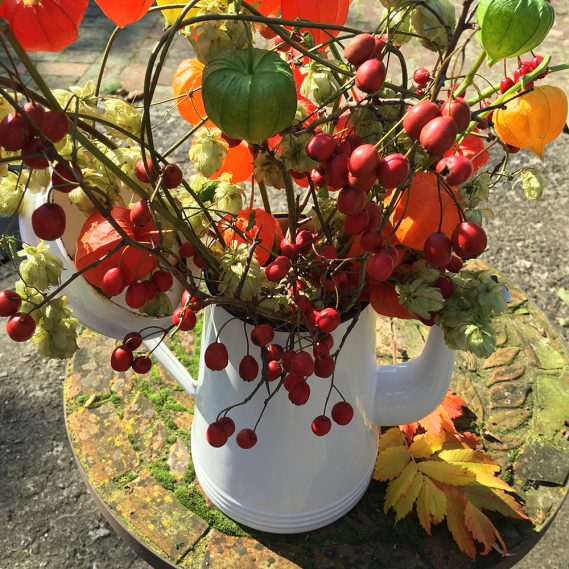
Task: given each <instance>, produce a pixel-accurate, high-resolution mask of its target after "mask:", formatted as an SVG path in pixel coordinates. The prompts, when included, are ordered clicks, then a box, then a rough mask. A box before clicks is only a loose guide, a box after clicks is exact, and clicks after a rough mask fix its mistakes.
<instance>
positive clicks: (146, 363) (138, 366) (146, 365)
mask: <svg viewBox="0 0 569 569" xmlns="http://www.w3.org/2000/svg"><path fill="white" fill-rule="evenodd" d="M132 369H133V370H134V371H135V372H136V373H138V374H140V375H144V374H146V373H148V372H149V371H150V370H151V369H152V360H151V359H150V358H149V357H148V356H138V357H137V358H135V360H134V361H133V362H132Z"/></svg>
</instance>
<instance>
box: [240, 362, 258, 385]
mask: <svg viewBox="0 0 569 569" xmlns="http://www.w3.org/2000/svg"><path fill="white" fill-rule="evenodd" d="M258 375H259V364H258V363H257V360H256V359H255V358H254V357H253V356H244V357H243V359H242V360H241V362H239V377H240V378H241V379H242V380H243V381H253V380H254V379H256V378H257V376H258Z"/></svg>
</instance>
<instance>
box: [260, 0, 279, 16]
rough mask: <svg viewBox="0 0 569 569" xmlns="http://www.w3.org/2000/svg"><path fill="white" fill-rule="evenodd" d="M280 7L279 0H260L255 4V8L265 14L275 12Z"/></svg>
mask: <svg viewBox="0 0 569 569" xmlns="http://www.w3.org/2000/svg"><path fill="white" fill-rule="evenodd" d="M280 7H281V0H261V1H260V2H259V4H258V5H257V6H256V8H257V10H259V12H261V14H263V15H265V16H271V15H273V14H276V13H277V12H278V11H279V10H280Z"/></svg>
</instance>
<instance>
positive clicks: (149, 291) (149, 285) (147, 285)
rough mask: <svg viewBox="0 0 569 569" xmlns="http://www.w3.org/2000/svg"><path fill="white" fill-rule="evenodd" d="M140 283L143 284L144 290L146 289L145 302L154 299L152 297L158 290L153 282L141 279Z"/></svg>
mask: <svg viewBox="0 0 569 569" xmlns="http://www.w3.org/2000/svg"><path fill="white" fill-rule="evenodd" d="M142 285H143V286H144V290H145V291H146V302H150V301H151V300H154V297H155V296H156V293H157V292H158V290H157V289H156V286H155V285H154V283H153V282H152V281H142Z"/></svg>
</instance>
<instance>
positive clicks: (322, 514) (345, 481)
mask: <svg viewBox="0 0 569 569" xmlns="http://www.w3.org/2000/svg"><path fill="white" fill-rule="evenodd" d="M44 200H45V196H43V195H31V196H28V197H27V199H26V203H25V207H24V211H23V212H22V215H21V217H20V231H21V235H22V239H23V241H24V242H26V243H30V244H36V243H37V238H36V237H35V235H34V233H33V230H32V228H31V222H30V218H31V213H32V212H33V210H34V209H35V208H36V207H38V206H39V205H41V203H43V202H44ZM65 201H66V200H62V201H61V202H60V203H61V205H62V206H64V207H65ZM68 211H69V214H70V215H68V225H70V226H69V227H68V229H67V231H66V233H65V236H64V238H63V240H57V241H54V242H51V243H49V246H50V248H51V250H52V252H53V253H55V254H56V255H58V256H59V257H60V258H61V259H62V260H63V262H64V265H65V268H66V269H67V270H69V271H70V273H68V275H70V274H71V272H72V271H74V267H73V263H72V255H73V251H74V244H75V240H76V238H77V235H78V233H79V230H80V227H81V222H82V221H83V220H82V219H80V218H78V216H77V214H76V213H75V214H74V213H73V210H70V209H69V208H68ZM70 221H71V224H70ZM64 278H65V276H64ZM65 294H66V296H67V297H68V299H69V304H70V306H71V307H72V308H73V309H74V314H75V316H76V317H77V318H78V319H79V320H81V321H82V322H83V323H84V324H85V325H86V326H88V327H89V328H91V329H92V330H95V331H97V332H99V333H101V334H103V335H106V336H109V337H113V338H119V339H120V338H122V337H123V336H124V335H125V334H126V333H128V332H132V331H139V330H141V329H143V328H144V329H145V328H148V327H149V326H158V327H167V326H168V325H169V324H170V320H169V319H168V318H166V319H153V318H148V317H144V316H142V315H140V314H135V313H134V312H132V311H130V310H129V309H128V308H127V307H126V306H125V305H124V304H122V305H121V304H119V303H117V302H115V301H111V300H109V299H108V298H106V297H105V296H103V295H102V294H100V293H99V292H98V291H97V290H96V289H94V288H93V287H91V286H90V285H89V284H88V283H87V282H86V281H85V280H84V279H81V278H78V279H75V280H74V281H73V282H72V283H71V285H70V286H69V287H68V288H66V290H65ZM179 298H180V291H179V290H178V291H174V292H173V299H175V302H177V300H178V299H179ZM231 318H232V317H231V316H230V314H229V313H228V312H226V311H225V310H224V309H223V308H219V307H210V308H208V309H206V311H205V322H204V327H203V338H202V347H203V348H205V347H207V346H208V345H209V344H210V343H212V342H214V341H216V336H217V333H218V331H219V330H220V329H221V328H222V326H224V325H225V324H226V322H227V320H229V319H231ZM349 325H350V322H349V321H347V322H345V323H343V324H342V325H340V327H339V328H338V329H337V330H336V331H335V332H334V333H333V336H334V341H335V345H336V346H338V345H339V343H340V341H341V338H342V337H343V335H344V333H345V331H346V329H347V328H348V326H349ZM245 328H246V330H247V333H248V334H250V331H251V327H250V326H249V325H247V326H246V327H245ZM244 334H245V331H244V326H243V322H241V321H239V320H236V319H233V320H232V321H231V322H229V323H228V324H227V325H226V326H225V327H224V328H223V330H222V332H221V336H220V340H221V341H222V342H224V344H225V345H226V346H227V348H228V351H229V365H228V367H227V368H226V369H225V370H223V371H211V370H209V369H207V368H206V366H205V365H204V362H203V352H202V354H201V356H200V374H199V378H198V381H195V380H194V379H193V378H192V377H191V376H190V374H189V373H188V371H187V370H186V369H185V368H184V367H183V366H182V364H181V363H180V362H179V361H178V360H177V359H176V358H175V356H174V355H173V354H172V352H170V350H169V349H168V348H167V347H166V346H165V345H163V344H159V340H158V339H147V340H146V341H145V345H146V347H147V348H148V349H149V350H152V349H153V348H155V351H154V355H155V356H156V358H157V360H158V361H159V362H160V364H161V365H162V366H163V367H164V368H165V369H166V370H167V371H168V372H169V373H170V374H171V375H172V376H173V377H174V378H175V379H176V380H177V381H178V382H179V383H180V385H182V387H184V389H186V390H187V391H188V393H190V394H191V395H196V407H195V413H194V422H193V426H192V434H191V435H192V458H193V461H194V465H195V469H196V474H197V477H198V480H199V482H200V485H201V486H202V488H203V490H204V492H205V493H206V494H207V495H208V497H209V498H210V499H211V501H212V502H213V503H214V504H215V505H216V506H217V507H219V508H220V509H221V510H222V511H223V512H225V513H226V514H227V515H228V516H229V517H231V518H233V519H234V520H236V521H238V522H241V523H243V524H245V525H247V526H249V527H251V528H255V529H259V530H263V531H268V532H273V533H297V532H303V531H309V530H314V529H317V528H320V527H323V526H325V525H327V524H329V523H331V522H333V521H335V520H337V519H338V518H340V517H342V516H343V515H344V514H345V513H347V512H348V511H349V510H350V509H351V508H352V507H353V506H354V505H355V504H356V503H357V502H358V501H359V500H360V498H361V497H362V495H363V494H364V492H365V491H366V488H367V487H368V485H369V483H370V480H371V475H372V472H373V468H374V464H375V460H376V455H377V447H378V430H377V427H378V425H399V424H405V423H410V422H413V421H416V420H418V419H421V418H423V417H425V416H426V415H428V414H429V413H430V412H431V411H433V410H434V409H435V408H436V407H437V406H438V405H439V404H440V403H441V401H442V400H443V398H444V396H445V394H446V392H447V390H448V387H449V384H450V380H451V375H452V369H453V365H454V359H455V354H454V352H453V351H451V350H449V349H448V348H447V347H446V345H445V343H444V340H443V335H442V331H441V330H440V329H439V328H437V327H433V328H431V330H430V333H429V337H428V340H427V343H426V346H425V348H424V351H423V353H422V355H421V356H420V357H418V358H416V359H414V360H411V361H409V362H406V363H404V364H399V365H391V366H383V367H381V368H378V367H377V365H376V363H375V361H376V335H375V313H374V312H373V310H372V309H371V308H369V307H368V308H367V309H365V310H364V311H363V312H362V313H361V314H360V317H359V319H358V322H357V324H356V326H355V327H354V329H353V330H352V332H351V334H350V335H349V337H348V339H347V341H346V342H345V344H344V347H343V349H342V351H341V353H340V355H339V357H338V360H337V365H336V372H335V380H334V381H335V385H336V386H337V387H338V389H339V390H340V391H341V392H342V394H343V396H344V397H345V398H346V400H347V401H348V402H349V403H351V404H352V406H353V408H354V418H353V419H352V421H351V423H350V424H349V425H347V426H339V425H337V424H335V423H333V426H332V429H331V431H330V432H329V433H328V434H327V435H326V436H324V437H318V436H316V435H314V434H313V433H312V431H311V427H310V426H311V423H312V420H313V419H314V418H316V417H317V416H319V415H322V413H323V411H324V402H325V400H326V396H327V394H328V391H329V388H330V381H331V380H330V379H322V378H319V377H316V376H313V377H311V378H309V379H308V383H309V385H310V388H311V396H310V399H309V401H308V403H307V404H305V405H303V406H300V407H297V406H295V405H293V404H291V403H290V401H289V400H288V394H287V392H286V390H285V389H284V388H281V389H280V391H279V392H278V393H277V394H276V395H275V397H274V398H273V399H272V400H271V401H270V402H269V406H268V408H267V410H266V411H265V413H264V415H263V417H262V419H261V421H260V423H259V426H258V428H257V436H258V442H257V444H256V445H255V446H254V447H253V448H251V449H248V450H244V449H241V448H239V447H238V446H237V444H236V442H235V436H233V437H232V438H231V439H230V440H229V441H228V443H227V444H226V445H225V446H224V447H222V448H213V447H211V446H210V445H209V444H208V443H207V441H206V437H205V432H206V429H207V427H208V425H209V424H210V423H212V422H213V421H215V420H216V418H217V416H218V414H219V412H220V411H221V410H223V409H225V408H227V407H229V406H231V405H234V404H236V403H240V402H242V401H243V400H245V399H246V398H247V397H248V396H249V395H250V393H251V391H252V390H253V389H254V386H253V385H252V384H250V383H247V382H244V381H243V380H242V379H241V378H240V377H239V373H238V366H239V361H240V360H241V358H242V357H243V355H244V354H245V336H244ZM286 340H287V335H285V334H284V333H277V334H276V336H275V340H274V342H276V343H280V344H281V345H285V344H286ZM158 344H159V345H158ZM250 352H251V354H252V355H254V356H255V357H256V358H257V360H258V361H259V362H260V350H259V349H258V348H255V347H254V346H251V347H250ZM275 384H277V385H278V382H275ZM275 387H276V385H274V384H272V385H271V389H275ZM266 398H267V391H266V389H264V388H263V389H260V390H259V391H258V392H257V394H256V396H255V397H254V398H252V399H251V401H249V402H248V403H247V404H246V405H243V406H239V407H236V408H235V409H233V410H232V411H231V412H230V413H229V416H230V417H231V418H232V419H233V420H234V421H235V423H236V426H237V430H238V431H239V430H240V429H243V428H253V426H254V425H255V423H256V421H257V419H258V417H259V414H260V413H261V410H262V407H263V405H264V401H265V399H266ZM339 400H340V399H339V396H338V395H337V393H336V392H335V391H333V392H332V396H331V398H330V402H329V405H328V408H327V410H326V411H327V413H328V415H329V414H330V409H331V407H332V406H333V405H334V403H336V402H337V401H339Z"/></svg>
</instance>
